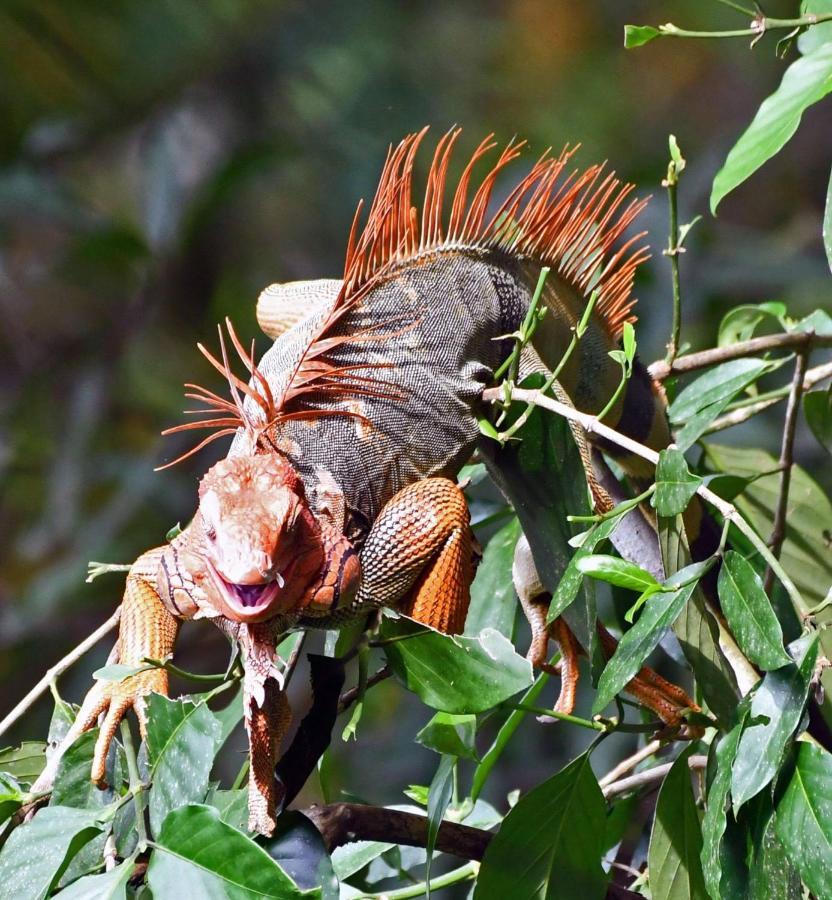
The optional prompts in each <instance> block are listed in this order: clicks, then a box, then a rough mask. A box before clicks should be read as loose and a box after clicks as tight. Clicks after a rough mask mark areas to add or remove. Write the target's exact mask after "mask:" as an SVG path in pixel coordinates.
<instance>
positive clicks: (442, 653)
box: [381, 618, 532, 713]
mask: <svg viewBox="0 0 832 900" xmlns="http://www.w3.org/2000/svg"><path fill="white" fill-rule="evenodd" d="M424 630H425V629H424V626H423V625H418V624H417V623H415V622H411V621H410V620H408V619H404V618H399V619H395V620H394V619H390V618H387V619H385V620H384V622H383V624H382V628H381V637H382V638H383V639H388V638H400V639H399V640H395V641H393V642H391V643H389V644H386V645H385V646H384V652H385V655H386V656H387V660H388V662H389V663H390V667H391V668H392V670H393V673H394V674H395V675H396V677H397V678H399V679H400V680H401V681H402V683H403V684H404V685H405V686H406V687H407V688H408V689H409V690H411V691H413V692H414V693H416V694H417V695H418V696H419V697H420V698H421V699H422V701H423V702H424V703H426V704H427V705H428V706H430V707H431V708H432V709H437V710H442V711H443V712H450V713H477V712H483V711H484V710H486V709H490V708H491V707H493V706H496V705H497V704H498V703H501V702H502V701H503V700H507V699H508V698H509V697H512V696H513V695H514V694H516V693H517V692H518V691H522V690H523V689H524V688H527V687H528V686H529V685H530V684H531V683H532V670H531V664H530V663H529V662H528V660H526V659H524V658H523V657H522V656H520V655H519V654H518V653H517V651H516V650H515V649H514V647H513V646H512V644H511V642H510V641H509V640H507V639H506V638H505V637H503V635H501V634H500V633H499V632H498V631H494V629H492V628H486V629H485V630H484V631H483V632H482V633H481V634H480V635H479V636H478V637H465V636H461V637H451V636H450V635H445V634H440V633H439V632H436V631H428V632H427V633H425V634H421V633H420V632H422V631H424ZM410 635H416V636H414V637H410ZM401 638H403V639H401Z"/></svg>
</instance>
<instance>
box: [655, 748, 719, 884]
mask: <svg viewBox="0 0 832 900" xmlns="http://www.w3.org/2000/svg"><path fill="white" fill-rule="evenodd" d="M691 749H692V748H689V749H688V750H686V751H685V752H684V753H681V754H680V755H679V756H678V757H677V759H676V762H674V763H673V766H672V767H671V769H670V771H669V772H668V773H667V776H666V777H665V779H664V783H663V784H662V787H661V790H660V791H659V799H658V801H657V803H656V815H655V818H654V820H653V833H652V834H651V836H650V847H649V849H648V851H647V866H648V871H649V873H650V896H651V898H652V900H705V898H706V897H707V893H706V891H705V879H704V878H703V876H702V864H701V862H700V855H701V853H702V832H701V829H700V826H699V815H698V813H697V811H696V801H695V800H694V799H693V788H692V787H691V782H690V768H689V767H688V757H689V756H690V753H691Z"/></svg>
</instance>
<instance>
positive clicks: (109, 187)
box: [0, 0, 830, 803]
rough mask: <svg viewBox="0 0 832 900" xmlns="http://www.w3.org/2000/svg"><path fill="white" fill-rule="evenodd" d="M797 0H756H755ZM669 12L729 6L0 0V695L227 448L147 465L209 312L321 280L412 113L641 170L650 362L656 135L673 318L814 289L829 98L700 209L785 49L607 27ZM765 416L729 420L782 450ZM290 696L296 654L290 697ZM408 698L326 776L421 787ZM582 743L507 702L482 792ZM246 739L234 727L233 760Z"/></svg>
mask: <svg viewBox="0 0 832 900" xmlns="http://www.w3.org/2000/svg"><path fill="white" fill-rule="evenodd" d="M796 8H797V2H796V0H794V2H792V0H768V2H767V3H766V11H767V12H768V13H769V14H770V15H775V16H777V15H779V16H786V15H792V14H796V11H797V9H796ZM665 21H674V22H675V23H676V24H679V25H686V26H688V27H702V28H719V27H741V26H742V25H743V24H744V23H743V22H741V21H740V19H739V17H737V16H736V15H735V14H733V13H732V12H731V11H730V10H728V9H726V8H725V7H724V6H720V5H718V4H717V3H715V2H703V0H666V2H664V0H652V2H646V0H644V2H638V0H585V2H581V3H574V2H566V0H549V2H546V0H503V2H496V0H488V2H483V0H461V2H454V3H449V2H427V0H424V2H416V0H411V2H391V0H387V2H381V0H376V2H327V3H324V2H266V0H118V2H114V3H109V4H104V3H101V2H98V0H64V2H59V0H5V2H4V3H3V5H2V8H0V361H1V362H0V372H1V373H2V375H0V408H2V433H0V478H2V494H0V533H2V542H0V555H1V556H2V559H0V649H1V650H2V652H1V653H0V713H3V712H5V711H6V710H7V709H9V708H10V707H11V706H12V704H13V703H14V702H15V701H16V700H17V699H19V697H20V696H22V694H23V693H24V692H25V691H26V690H27V689H28V688H29V687H30V686H31V685H32V684H34V682H35V681H36V680H37V679H38V678H39V677H40V676H41V674H42V673H43V671H44V670H45V668H46V667H47V666H48V665H50V664H51V663H53V662H55V661H56V660H58V659H59V658H60V657H61V656H62V655H63V654H64V653H65V652H66V651H67V650H68V649H69V648H70V647H72V646H73V645H74V644H75V643H77V642H78V641H79V640H80V639H81V638H82V637H84V636H85V635H86V634H87V633H89V632H90V631H91V630H92V629H93V628H94V627H95V626H97V625H98V624H99V623H100V622H101V621H102V620H103V619H104V618H105V617H106V616H108V615H109V614H110V612H111V610H112V609H113V607H114V606H115V604H116V603H117V602H118V600H119V596H120V586H121V582H120V580H119V576H107V577H102V578H100V579H98V580H97V581H95V582H94V583H93V584H90V585H87V584H85V583H84V578H85V572H86V564H87V561H88V560H90V559H96V560H106V561H111V562H129V561H131V560H133V559H134V558H135V557H136V556H137V555H138V554H139V553H140V552H141V551H142V550H144V549H146V548H148V547H150V546H155V545H157V544H158V543H160V542H161V540H162V539H163V538H164V535H165V533H166V532H167V531H168V529H169V528H170V527H171V526H172V525H173V524H174V523H176V522H178V521H181V522H183V523H184V522H186V521H187V520H188V518H189V516H190V515H191V514H192V512H193V509H194V505H195V489H196V483H197V479H198V477H199V475H200V474H201V473H202V472H204V471H205V470H206V469H207V467H208V466H209V465H210V464H211V462H212V461H213V460H214V459H215V458H216V456H217V454H218V453H220V452H221V450H220V448H217V449H216V451H212V450H208V451H206V452H204V453H202V454H200V455H199V456H198V457H197V458H195V459H192V460H189V461H188V462H186V463H184V464H182V465H180V466H177V467H176V468H174V469H172V470H169V471H166V472H164V473H154V472H153V467H154V466H155V465H158V464H160V463H161V462H163V461H165V460H168V459H171V458H173V457H174V456H175V455H176V454H177V453H178V452H180V451H181V449H182V448H183V446H184V445H183V444H180V443H178V442H177V440H176V439H174V438H168V439H162V438H160V437H159V432H160V430H161V429H162V428H164V427H165V426H167V425H170V424H175V423H176V422H177V421H179V419H180V416H179V410H180V409H181V407H182V400H181V385H182V383H183V382H184V381H187V380H191V379H196V380H200V381H203V382H204V383H208V384H217V379H216V378H215V377H214V376H213V375H212V374H211V373H210V370H209V369H208V367H207V364H206V363H205V362H204V361H203V360H202V359H201V357H200V356H199V355H198V353H197V352H196V350H195V347H194V345H195V342H196V341H197V340H201V341H204V342H209V343H210V342H212V341H214V340H215V326H216V323H217V322H218V321H220V320H221V319H222V317H224V316H226V315H230V316H231V317H232V318H233V320H234V322H235V323H236V325H237V327H238V330H239V331H240V333H241V334H243V335H245V336H247V337H251V336H254V335H255V334H257V329H256V325H255V323H254V316H253V310H254V301H255V298H256V296H257V294H258V292H259V291H260V290H261V289H262V288H263V287H264V286H265V285H266V284H268V283H269V282H272V281H283V280H290V279H295V278H309V277H318V276H337V275H338V274H339V273H340V270H341V265H342V259H343V253H344V249H345V242H346V235H347V232H348V228H349V224H350V221H351V218H352V215H353V212H354V209H355V204H356V201H357V199H358V198H359V197H361V196H367V195H368V194H372V191H373V189H374V186H375V179H376V178H377V175H378V171H379V169H380V166H381V163H382V160H383V157H384V153H385V150H386V147H387V145H388V143H390V142H391V141H396V140H397V139H398V138H400V137H401V136H402V135H403V134H404V133H406V132H408V131H411V130H414V129H417V128H419V127H421V126H422V125H423V124H425V123H429V124H431V125H432V126H434V129H435V133H436V135H438V134H439V133H441V132H443V131H444V130H445V129H446V128H447V127H448V126H449V125H451V124H453V123H459V124H461V125H463V126H464V129H465V133H464V141H463V144H464V145H465V146H466V149H467V148H471V147H473V146H474V145H475V144H476V143H477V142H478V141H479V139H480V137H481V136H483V135H484V134H485V133H487V132H490V131H494V132H496V133H497V136H498V137H499V138H500V139H503V140H507V139H508V138H510V137H511V136H512V135H513V134H515V133H516V134H519V135H521V136H523V137H526V138H527V139H528V140H529V142H530V144H531V151H532V152H539V151H540V150H542V149H543V148H545V147H546V146H548V145H550V144H554V145H561V144H563V143H564V142H566V141H573V142H574V141H580V142H582V143H583V150H582V151H581V155H580V160H581V161H585V162H587V163H589V162H593V161H596V160H598V159H603V158H607V159H609V160H610V162H611V164H612V165H613V166H614V168H616V169H617V170H618V171H619V172H620V173H622V174H623V175H624V176H625V177H627V178H629V179H632V180H635V181H636V182H638V184H639V185H640V188H641V191H642V193H645V194H647V193H651V194H654V200H653V202H652V204H651V205H650V207H649V210H648V211H647V213H646V214H645V216H644V224H645V226H646V227H647V228H648V229H649V230H650V235H651V244H652V246H653V247H654V248H655V251H654V258H653V260H651V262H650V263H649V264H648V265H647V266H646V267H645V269H644V271H643V273H642V275H641V277H640V280H639V283H638V295H639V297H640V298H641V302H640V312H641V324H640V329H639V340H640V348H641V352H642V355H643V357H644V358H645V359H647V360H652V359H655V358H656V357H657V356H659V355H661V354H662V353H663V345H664V342H665V340H666V338H667V333H668V329H669V322H670V302H669V300H670V291H669V274H668V264H667V261H666V260H665V259H664V258H663V257H662V255H661V253H660V249H661V247H662V245H663V244H665V243H666V240H667V237H666V234H667V231H666V218H667V208H666V203H665V199H664V196H663V191H662V189H661V187H660V182H661V178H662V175H663V172H664V170H665V167H666V156H667V135H668V133H669V132H673V133H675V134H676V135H677V137H678V140H679V143H680V145H681V147H682V150H683V152H684V154H685V156H686V157H687V159H688V169H687V171H686V172H685V175H684V179H683V183H682V188H681V195H680V216H681V221H682V222H686V221H688V220H690V219H691V218H692V217H693V216H694V215H695V214H697V213H701V214H703V216H704V219H703V221H702V222H700V223H699V224H698V225H697V226H696V227H695V228H694V230H693V232H692V233H691V236H690V238H689V241H688V252H687V253H686V255H685V256H684V257H683V258H682V267H683V289H684V337H685V339H686V340H688V341H690V342H691V344H692V345H693V346H694V347H695V348H701V347H704V346H708V344H709V342H712V341H713V339H714V335H715V327H716V324H717V322H718V321H719V318H720V316H721V315H722V313H723V312H724V311H725V310H726V309H727V308H729V307H730V306H733V305H735V304H739V303H743V302H759V301H763V300H782V301H784V302H786V303H787V305H788V306H789V308H790V310H791V311H792V312H793V313H794V314H796V315H797V314H802V313H808V312H810V311H811V310H812V309H815V308H817V307H818V306H823V305H824V304H826V305H827V306H828V301H829V270H828V267H827V265H826V262H825V260H824V257H823V251H822V246H821V241H820V220H821V214H822V207H823V198H824V196H825V192H826V184H827V179H828V177H829V163H830V153H829V150H830V142H829V138H830V130H829V109H828V106H826V105H823V104H821V105H819V106H818V107H816V108H813V109H811V110H810V111H809V112H808V113H807V115H806V116H805V120H804V124H803V126H802V127H801V129H800V131H799V133H798V136H797V137H796V138H795V139H794V140H793V141H792V142H791V143H790V144H789V145H788V146H787V148H786V149H785V151H784V152H783V153H781V154H780V156H778V157H777V158H776V160H774V161H773V162H771V163H770V164H768V165H767V166H766V167H765V168H764V169H763V170H762V171H761V172H760V173H758V174H757V175H756V176H755V177H754V178H753V179H752V180H751V182H750V183H748V184H747V185H745V186H744V187H742V188H741V189H740V190H738V191H736V193H735V194H733V195H731V196H730V197H729V198H728V199H727V200H726V201H725V202H724V203H723V204H722V206H721V207H720V214H719V217H718V218H717V219H714V218H712V217H711V216H710V215H709V214H708V213H707V197H708V192H709V188H710V183H711V180H712V178H713V175H714V174H715V172H716V170H717V169H718V167H719V165H720V164H721V162H722V160H723V159H724V157H725V154H726V153H727V151H728V149H729V147H730V146H731V145H732V143H733V141H734V140H735V139H736V138H737V137H738V135H739V134H740V133H741V131H742V130H743V128H744V127H745V125H746V124H747V123H748V122H749V121H750V120H751V117H752V115H753V113H754V111H755V110H756V108H757V106H758V104H759V102H760V101H761V100H762V98H763V97H765V96H766V95H767V94H768V93H769V92H770V91H771V90H772V89H773V88H774V87H775V85H776V84H777V83H778V81H779V77H780V73H781V72H782V70H783V68H784V65H785V64H784V63H783V62H782V61H781V60H779V59H777V58H776V56H775V54H774V43H775V41H774V39H773V38H771V37H769V38H768V39H766V40H765V41H763V42H762V43H761V44H760V45H758V46H757V47H756V48H755V49H754V50H753V51H749V48H748V43H747V41H744V40H740V41H731V42H729V41H718V42H690V41H688V42H683V41H676V40H666V41H657V42H654V43H652V44H650V45H649V46H646V47H643V48H640V49H638V50H634V51H625V50H624V49H623V41H622V33H623V26H624V24H625V23H628V22H632V23H639V24H647V23H651V24H656V23H658V22H665ZM531 155H532V154H531V152H530V153H529V156H530V157H531ZM259 346H260V347H261V349H262V348H265V346H266V342H265V339H262V338H261V340H260V344H259ZM781 416H782V410H781V411H780V412H779V415H778V414H775V415H773V416H771V417H770V418H768V419H764V420H761V421H759V422H755V423H753V424H751V425H750V426H747V427H746V430H745V431H744V433H743V434H742V435H741V436H740V437H741V438H742V439H743V440H745V441H747V442H749V443H755V444H757V445H760V446H765V447H769V448H774V447H776V446H777V445H778V443H779V437H780V433H779V428H780V422H781ZM797 454H798V458H799V460H800V461H801V462H802V463H803V464H804V465H806V466H807V467H809V468H810V469H813V470H815V472H816V473H818V472H821V470H822V467H823V466H824V465H826V461H825V460H824V459H823V457H822V454H821V451H820V450H819V449H818V448H816V446H815V445H814V443H813V442H812V440H811V438H810V437H808V436H807V435H805V434H803V433H801V435H800V436H799V440H798V449H797ZM827 459H828V458H827ZM520 640H521V642H522V640H523V638H522V633H521V637H520ZM313 646H314V642H313ZM523 649H525V647H523ZM106 651H107V642H105V643H104V644H102V645H101V647H100V648H99V649H98V650H97V651H96V652H95V653H92V654H90V656H89V657H87V658H86V659H85V660H84V661H83V662H82V663H80V664H79V665H78V666H76V667H75V668H74V669H73V670H72V671H71V672H70V673H68V674H67V675H66V676H64V677H63V678H62V680H61V683H60V687H61V690H62V692H63V693H64V695H65V696H67V697H68V698H70V699H73V700H78V699H79V698H80V696H81V694H82V692H83V690H84V689H85V687H86V685H87V683H88V680H89V675H90V672H91V670H92V669H93V668H94V667H96V666H98V665H101V663H102V660H103V658H104V656H105V655H106ZM226 652H227V651H226V646H225V643H224V640H223V639H222V638H221V637H220V636H219V635H218V634H217V633H215V631H214V629H212V628H211V627H210V626H209V625H206V624H203V623H196V624H194V625H191V626H189V627H186V628H185V629H184V630H183V634H182V638H181V643H180V651H179V654H178V658H177V661H178V662H179V663H180V664H181V665H182V666H183V667H185V668H191V669H197V670H201V671H216V670H217V669H218V668H221V667H222V666H223V664H224V662H225V659H226ZM305 690H306V689H305V677H304V675H303V672H301V673H300V674H299V676H298V678H297V679H296V683H295V685H294V686H293V691H294V693H295V701H296V705H298V707H302V706H303V703H304V702H306V700H307V699H308V698H306V697H305ZM548 699H549V701H551V699H552V698H551V697H550V698H548ZM50 708H51V706H50V702H49V700H48V698H45V699H44V700H42V701H41V702H40V703H39V704H38V705H37V706H36V707H35V708H34V709H33V710H32V711H31V712H30V714H28V715H27V717H26V719H25V720H24V721H23V722H21V723H20V724H19V726H18V727H17V728H16V729H15V730H14V733H13V734H11V735H9V736H8V739H9V740H8V741H7V740H6V738H5V737H4V738H3V740H2V743H4V744H5V743H8V742H11V741H13V740H19V739H22V738H42V737H43V736H44V734H45V730H46V725H47V722H48V716H49V712H50ZM427 718H429V712H428V711H427V710H426V709H425V708H424V707H421V706H420V705H419V704H418V703H417V702H416V701H415V700H414V698H412V697H409V696H408V695H406V694H405V692H404V691H403V690H402V689H401V688H399V687H398V686H396V685H395V684H393V683H392V682H388V683H386V684H384V685H382V686H380V687H379V688H378V689H377V690H375V691H373V692H372V694H371V698H370V701H369V703H368V709H367V712H366V715H365V718H364V720H363V722H362V726H361V730H360V732H359V737H360V740H359V742H358V743H357V744H355V743H352V744H349V745H345V744H342V743H341V742H340V740H338V739H336V741H335V744H334V747H333V751H332V760H331V761H332V763H333V765H332V766H331V767H330V769H331V771H332V772H334V773H335V775H334V781H333V784H335V787H336V788H337V789H339V790H343V791H344V792H346V794H349V795H353V796H359V797H362V798H363V799H366V800H368V801H370V802H375V803H382V802H397V801H400V800H402V799H403V798H402V795H401V790H402V788H403V787H405V786H406V785H407V784H409V783H426V782H427V780H429V778H430V776H431V773H432V771H433V767H434V766H435V762H436V757H435V756H434V755H433V754H432V753H431V752H429V751H427V750H424V749H422V748H415V747H412V745H411V741H412V739H413V735H414V734H415V732H416V731H417V730H418V728H419V727H421V725H422V724H424V722H425V721H426V720H427ZM576 740H583V735H578V736H576V735H573V734H572V732H571V731H569V730H564V729H560V728H557V729H545V728H541V727H539V726H536V725H535V724H534V723H533V722H528V723H526V724H525V725H524V727H523V732H522V735H521V736H520V737H519V739H518V740H516V741H515V742H514V744H513V745H512V747H511V748H510V751H509V752H508V753H507V755H506V757H505V758H504V760H503V761H502V763H501V767H500V772H499V776H498V777H497V778H496V779H494V784H493V785H492V786H491V790H490V795H489V796H490V797H491V799H493V800H495V801H496V802H500V803H504V795H505V792H506V791H508V790H510V789H512V788H515V787H520V788H526V787H529V786H530V785H532V784H534V783H536V782H538V781H539V780H541V778H543V777H544V776H545V775H546V774H547V773H550V772H553V771H556V770H557V769H558V768H559V767H560V766H561V764H562V763H563V761H564V760H565V759H566V758H567V755H569V754H573V752H574V749H575V748H574V742H575V741H576ZM622 740H624V738H622ZM612 743H613V742H612V741H610V744H612ZM243 748H244V742H243V740H242V739H241V738H240V737H239V736H238V738H237V739H236V743H235V744H234V746H233V747H232V751H231V753H232V758H231V760H230V762H229V763H228V768H229V771H232V770H236V767H237V765H238V761H239V758H240V756H241V754H242V752H243ZM614 749H615V748H614V747H613V750H614ZM317 790H318V788H317V787H316V786H315V785H314V784H313V785H311V786H310V788H309V790H308V792H307V794H308V796H307V797H306V799H307V800H312V799H315V797H316V796H317V794H316V791H317Z"/></svg>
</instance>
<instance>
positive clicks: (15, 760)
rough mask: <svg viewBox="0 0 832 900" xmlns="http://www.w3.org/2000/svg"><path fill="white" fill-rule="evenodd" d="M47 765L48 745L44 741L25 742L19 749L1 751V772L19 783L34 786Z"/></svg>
mask: <svg viewBox="0 0 832 900" xmlns="http://www.w3.org/2000/svg"><path fill="white" fill-rule="evenodd" d="M45 765H46V744H45V743H44V742H43V741H24V742H23V743H22V744H21V745H20V746H19V747H6V748H5V749H4V750H0V772H5V773H6V774H7V775H11V776H12V777H13V778H16V779H17V780H18V781H22V782H25V783H26V784H32V782H34V781H36V780H37V777H38V775H40V773H41V772H42V771H43V767H44V766H45Z"/></svg>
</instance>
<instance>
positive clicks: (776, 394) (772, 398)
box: [704, 362, 832, 434]
mask: <svg viewBox="0 0 832 900" xmlns="http://www.w3.org/2000/svg"><path fill="white" fill-rule="evenodd" d="M827 378H832V362H828V363H823V364H822V365H820V366H813V367H812V368H811V369H809V370H808V371H807V372H806V377H805V378H804V379H803V392H804V393H805V392H806V391H809V390H811V389H812V388H813V387H814V386H815V385H816V384H820V382H821V381H826V379H827ZM790 391H791V385H786V386H785V387H783V388H777V389H776V390H774V391H768V392H767V393H765V394H760V395H758V396H757V397H756V398H754V399H752V400H750V401H749V400H745V401H744V402H742V403H738V404H735V405H734V407H733V409H732V408H730V407H729V411H728V412H727V413H725V414H724V415H722V416H720V417H719V418H718V419H714V420H713V422H711V424H710V425H709V426H708V427H707V429H706V430H705V432H704V434H713V433H714V432H715V431H722V430H724V429H725V428H732V427H733V426H734V425H741V424H742V423H743V422H745V421H747V420H748V419H750V418H751V417H752V416H756V415H757V414H758V413H761V412H763V410H766V409H768V408H769V407H770V406H774V405H775V404H777V403H779V402H780V401H781V400H785V399H786V397H788V396H789V393H790Z"/></svg>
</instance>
